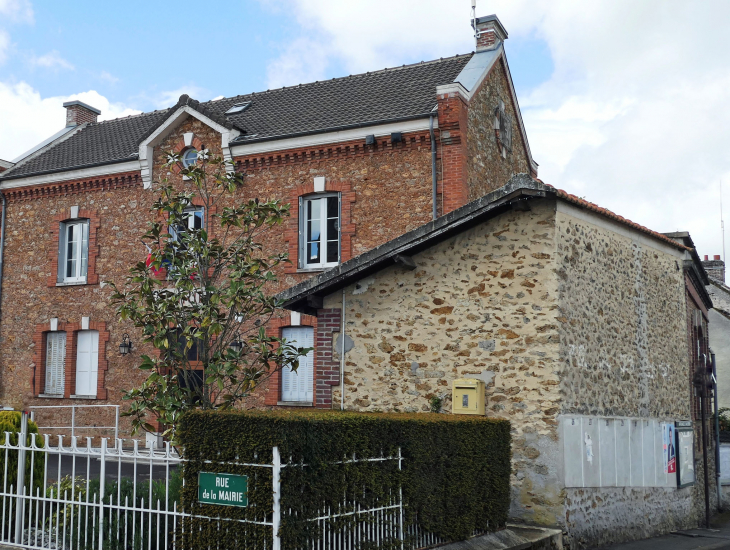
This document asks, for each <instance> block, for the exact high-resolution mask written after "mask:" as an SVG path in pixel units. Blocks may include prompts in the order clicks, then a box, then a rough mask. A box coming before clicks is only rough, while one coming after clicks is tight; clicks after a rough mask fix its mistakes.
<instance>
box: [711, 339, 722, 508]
mask: <svg viewBox="0 0 730 550" xmlns="http://www.w3.org/2000/svg"><path fill="white" fill-rule="evenodd" d="M710 357H712V379H713V380H712V386H713V387H712V393H713V395H714V397H715V399H714V401H715V486H716V487H715V488H716V489H717V508H718V509H719V510H722V494H721V491H720V418H719V416H718V412H717V409H718V404H717V363H715V354H714V353H712V352H711V353H710Z"/></svg>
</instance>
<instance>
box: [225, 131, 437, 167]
mask: <svg viewBox="0 0 730 550" xmlns="http://www.w3.org/2000/svg"><path fill="white" fill-rule="evenodd" d="M424 148H425V149H426V150H427V151H430V150H431V138H430V136H429V133H428V131H420V132H409V133H404V134H403V141H402V142H400V143H395V144H394V143H392V142H391V140H390V136H383V137H379V138H378V139H377V140H376V143H375V145H365V140H364V139H362V138H361V139H357V140H351V141H344V142H340V143H332V144H329V145H318V146H315V147H298V148H293V149H282V150H281V151H274V152H270V153H254V154H250V155H241V156H236V157H235V158H234V161H235V163H236V170H238V171H245V172H251V171H253V170H262V169H265V168H271V167H273V166H293V165H297V164H303V163H310V162H321V161H327V160H338V159H345V158H357V157H367V156H373V155H376V154H382V153H393V152H404V151H421V150H422V149H424Z"/></svg>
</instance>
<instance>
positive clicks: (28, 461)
mask: <svg viewBox="0 0 730 550" xmlns="http://www.w3.org/2000/svg"><path fill="white" fill-rule="evenodd" d="M20 423H21V413H20V412H19V411H0V444H2V445H5V443H6V437H8V434H9V441H8V442H9V443H10V445H13V446H14V445H17V444H18V440H19V437H20ZM33 434H36V436H35V444H36V446H37V447H41V448H42V447H43V445H44V443H43V439H42V438H41V437H40V436H38V425H37V424H36V423H35V422H33V421H31V420H28V436H27V438H26V441H25V444H26V445H30V444H31V443H32V441H33ZM5 458H6V454H5V452H4V451H0V472H5V471H6V470H5V467H6V464H5ZM7 472H8V490H9V488H10V485H11V484H13V485H15V480H16V475H17V473H18V451H8V453H7ZM43 472H44V469H43V456H42V455H38V456H35V453H32V452H30V451H28V452H27V453H26V457H25V489H26V491H27V492H28V493H30V494H33V495H35V493H36V489H40V490H41V491H42V490H43ZM31 474H32V476H33V487H32V488H31V485H30V483H31Z"/></svg>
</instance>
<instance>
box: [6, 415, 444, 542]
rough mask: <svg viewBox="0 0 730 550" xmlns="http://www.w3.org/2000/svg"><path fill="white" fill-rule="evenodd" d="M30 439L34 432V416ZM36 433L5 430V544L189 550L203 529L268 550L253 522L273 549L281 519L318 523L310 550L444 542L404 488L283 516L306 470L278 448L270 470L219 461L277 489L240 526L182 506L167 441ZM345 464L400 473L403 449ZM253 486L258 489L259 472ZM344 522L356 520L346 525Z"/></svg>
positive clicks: (177, 467)
mask: <svg viewBox="0 0 730 550" xmlns="http://www.w3.org/2000/svg"><path fill="white" fill-rule="evenodd" d="M22 432H25V433H27V416H26V415H23V428H22ZM31 435H32V437H31V439H30V440H29V442H28V443H27V444H26V438H24V437H23V435H22V433H21V437H20V438H18V439H16V440H15V441H14V440H13V435H12V434H9V433H6V434H5V443H4V444H2V445H0V469H2V471H3V483H2V491H1V492H0V543H4V544H9V545H17V546H22V547H24V548H32V549H42V548H48V549H74V550H87V549H88V550H102V549H103V550H116V549H120V550H121V549H124V550H143V549H147V550H162V549H166V550H167V549H177V548H189V547H191V546H190V543H189V541H190V540H191V538H190V535H191V534H193V533H191V529H196V530H198V531H200V530H201V529H202V527H201V526H202V525H204V526H205V532H206V533H213V535H212V536H209V537H207V538H205V544H203V547H205V548H210V549H214V548H222V547H224V546H225V547H229V546H227V545H229V544H230V538H229V539H228V542H227V543H226V545H221V544H219V542H220V541H219V540H217V536H216V533H218V534H220V535H221V536H222V535H223V534H224V533H230V532H235V533H236V535H235V536H236V540H235V543H234V544H235V548H241V549H249V548H251V549H253V548H255V549H256V550H260V548H261V541H260V538H258V539H256V540H253V539H251V540H248V538H247V536H246V529H247V525H249V526H251V527H252V528H254V527H255V528H258V529H261V527H263V528H264V529H266V530H267V533H269V534H268V535H267V536H266V539H265V540H264V542H263V545H264V546H263V547H264V548H265V549H266V550H280V548H281V539H280V536H279V535H280V526H281V525H282V519H287V520H290V521H291V520H295V521H306V522H315V523H316V526H317V527H318V528H317V529H316V532H317V537H316V538H315V539H310V540H309V541H308V542H307V544H306V545H305V547H306V548H307V550H309V549H312V550H321V549H332V550H358V549H361V548H400V549H403V550H405V549H415V548H426V547H429V546H432V545H435V544H439V543H443V542H446V541H443V540H441V539H439V538H438V537H435V536H434V535H432V534H430V533H426V532H423V531H422V530H421V529H419V527H418V526H417V525H408V526H407V525H405V520H404V503H403V495H402V490H401V488H400V487H393V488H391V489H390V492H389V494H388V495H387V496H386V497H385V498H383V499H381V500H380V501H378V502H377V503H376V504H375V505H371V506H370V507H367V508H363V507H361V506H360V505H358V504H357V503H355V502H353V501H351V500H347V499H345V498H343V501H342V504H341V505H340V506H338V507H337V508H336V509H334V508H332V507H330V508H327V509H323V510H320V512H319V514H317V515H315V517H308V518H299V517H296V515H297V514H296V512H295V511H293V510H291V509H286V510H282V506H281V485H280V478H281V472H282V470H283V469H285V468H291V467H297V468H302V467H306V466H305V465H304V466H303V465H302V464H292V463H283V462H282V460H281V457H280V455H279V451H278V449H277V448H276V447H274V448H273V449H272V456H273V460H272V462H271V463H270V464H263V463H262V464H259V463H254V464H244V463H238V462H228V463H216V466H217V467H216V468H215V469H217V470H220V469H223V470H226V467H235V468H242V467H243V468H248V469H249V471H253V470H258V471H260V472H261V475H262V476H263V477H262V479H264V478H266V479H268V480H271V482H272V485H271V486H272V488H273V491H272V492H273V494H272V501H271V502H272V503H273V506H272V507H271V508H268V509H264V508H260V509H256V508H255V506H254V507H252V508H249V509H247V512H246V515H245V517H246V519H240V518H238V519H232V518H231V517H223V516H226V515H228V516H230V515H231V514H230V513H228V512H227V511H226V509H225V508H223V507H221V515H220V516H217V517H216V516H211V515H204V514H201V513H199V512H200V510H201V508H200V505H199V504H197V502H188V503H187V505H185V504H184V503H183V502H182V501H181V499H180V493H181V489H183V487H184V480H183V477H182V466H183V464H184V463H185V460H184V458H183V457H181V456H179V455H178V454H177V453H176V452H175V450H174V449H172V448H170V446H169V444H166V445H165V448H164V449H162V450H155V449H152V448H149V449H140V448H139V443H138V442H137V441H129V446H128V447H127V446H125V443H126V442H125V441H124V440H122V439H116V440H115V441H114V442H113V445H110V444H109V442H108V440H107V439H102V440H101V446H99V447H92V446H91V439H89V438H86V444H85V445H84V444H79V439H78V438H77V437H71V438H70V441H67V442H66V444H64V437H63V436H54V437H57V439H58V443H57V444H56V445H51V438H50V436H49V435H43V436H40V437H38V436H35V434H31ZM344 462H382V463H386V462H391V464H392V463H393V462H397V467H398V468H399V469H401V467H402V464H403V458H402V457H401V455H400V450H399V451H398V454H397V456H391V457H380V458H357V457H354V456H353V457H352V458H351V459H350V460H347V461H343V463H344ZM208 464H211V463H210V462H208ZM23 465H25V467H23ZM251 469H253V470H251ZM268 471H270V472H271V474H269V473H268ZM269 476H270V477H269ZM252 481H253V483H254V484H255V483H256V475H254V476H252ZM250 488H251V485H249V490H250ZM206 510H210V508H209V507H208V508H206ZM345 516H350V517H349V518H348V519H349V520H350V521H344V522H343V521H342V520H343V519H344V518H345ZM196 540H197V541H198V542H196V543H195V544H196V545H195V546H194V548H196V549H198V548H201V550H202V547H201V546H200V542H199V541H200V537H197V539H196ZM206 544H207V546H205V545H206Z"/></svg>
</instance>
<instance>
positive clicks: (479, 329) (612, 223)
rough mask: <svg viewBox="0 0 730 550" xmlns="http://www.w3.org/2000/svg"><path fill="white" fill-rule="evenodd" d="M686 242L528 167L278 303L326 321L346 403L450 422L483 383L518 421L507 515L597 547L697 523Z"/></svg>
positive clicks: (499, 413) (693, 260)
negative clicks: (465, 389)
mask: <svg viewBox="0 0 730 550" xmlns="http://www.w3.org/2000/svg"><path fill="white" fill-rule="evenodd" d="M686 238H687V239H688V238H689V236H688V235H687V236H686ZM684 241H685V239H684V238H678V237H677V238H675V237H672V238H670V237H668V236H666V235H662V234H660V233H656V232H654V231H651V230H649V229H647V228H646V227H642V226H640V225H638V224H636V223H633V222H630V221H629V220H626V219H625V218H622V217H620V216H617V215H616V214H614V213H612V212H610V211H608V210H606V209H603V208H600V207H598V206H596V205H594V204H591V203H589V202H587V201H585V200H582V199H580V198H578V197H576V196H573V195H570V194H568V193H565V192H564V191H561V190H557V189H555V188H553V187H550V186H548V185H545V184H543V183H542V182H540V181H539V180H534V179H533V178H530V177H529V176H528V175H527V174H522V175H517V176H515V177H513V178H512V179H511V180H510V182H509V183H508V184H507V185H506V186H504V187H503V188H500V189H498V190H496V191H493V192H491V193H489V194H487V195H485V196H484V197H482V198H480V199H477V200H475V201H473V202H471V203H469V204H467V205H465V206H463V207H461V208H459V209H458V210H455V211H453V212H451V213H449V214H447V215H446V216H444V217H441V218H439V219H438V220H436V221H435V222H433V223H429V224H426V225H423V226H421V227H420V228H417V229H415V230H413V231H411V232H409V233H406V234H404V235H402V236H400V237H399V238H397V239H394V240H393V241H391V242H389V243H387V244H385V245H382V246H380V247H378V248H377V249H375V250H371V251H369V252H367V253H365V254H363V255H361V256H359V257H357V258H354V259H352V260H350V261H348V262H345V263H343V264H342V265H340V266H337V267H334V268H332V269H330V270H329V271H326V272H324V273H322V274H320V275H318V276H316V277H314V278H311V279H308V280H307V281H303V282H302V283H300V284H298V285H296V286H294V287H291V288H289V289H287V290H285V291H283V292H282V293H281V295H280V296H281V297H282V299H284V300H285V307H287V308H290V309H292V310H294V311H297V312H299V313H300V314H301V315H316V316H317V318H318V319H322V320H323V321H322V326H321V327H319V326H318V329H317V331H318V334H317V337H318V339H319V338H322V340H323V341H327V342H329V343H330V348H329V349H328V350H327V352H328V353H327V358H328V360H329V372H330V373H331V380H332V381H333V383H335V384H336V386H335V387H336V389H335V392H334V398H335V399H336V400H337V401H339V402H340V403H341V404H342V405H343V407H344V408H346V409H348V410H359V411H377V410H380V411H403V412H417V411H428V410H429V409H430V407H431V399H432V398H433V397H439V398H441V399H442V400H443V408H444V412H447V413H450V412H452V410H453V409H454V408H455V407H454V405H457V403H454V401H453V399H452V388H453V385H454V382H455V380H459V379H464V378H468V379H477V380H481V381H482V382H483V383H484V386H483V392H484V394H483V397H484V398H485V406H486V407H485V408H486V414H487V416H490V417H497V418H504V419H507V420H509V421H510V422H511V425H512V479H511V486H512V505H511V510H510V515H511V516H512V518H513V519H519V520H523V521H527V522H530V523H537V524H541V525H546V526H557V527H559V528H560V529H561V530H563V531H565V532H567V534H568V537H569V539H568V540H569V544H570V548H596V547H599V546H602V545H604V544H611V543H616V542H621V541H625V540H631V539H639V538H645V537H650V536H653V535H656V534H659V533H666V532H669V531H672V530H676V529H683V528H688V527H695V526H697V525H698V523H699V522H700V521H702V520H703V519H704V513H705V501H704V495H705V492H704V483H703V477H704V476H703V473H704V470H703V460H702V458H703V457H702V451H703V448H702V445H701V440H700V438H699V435H700V433H701V426H700V424H699V423H698V422H696V420H697V407H698V404H697V399H696V396H695V394H694V388H693V384H692V381H691V374H692V372H693V370H694V369H696V368H698V367H699V365H698V360H697V354H698V353H700V354H702V353H707V342H706V337H703V334H704V335H706V334H707V333H706V327H707V323H706V317H704V314H705V313H706V308H707V299H706V298H707V296H706V293H705V292H704V288H701V285H700V288H698V287H697V286H696V284H698V283H697V282H696V281H694V282H693V280H692V279H693V278H694V277H695V276H698V277H699V279H698V281H699V282H701V281H702V280H703V273H704V272H703V270H702V265H701V264H700V261H699V257H697V255H696V252H695V251H694V248H693V247H689V246H687V244H685V242H684ZM690 294H692V295H694V297H690V298H689V299H690V300H691V301H692V305H691V307H690V306H689V304H688V296H689V295H690ZM695 299H696V300H697V303H696V304H695V303H694V300H695ZM315 304H321V305H315ZM343 312H344V315H345V323H344V330H345V335H340V334H337V335H336V337H335V338H332V331H335V332H339V331H341V330H342V329H341V328H340V325H339V323H338V321H339V319H340V317H341V315H342V314H343ZM697 312H700V313H697ZM333 321H334V322H333ZM688 326H690V327H691V328H692V330H691V331H689V332H688V330H687V327H688ZM703 330H705V332H704V333H703V332H702V331H703ZM333 341H334V345H332V342H333ZM343 344H344V345H343ZM343 349H344V354H342V352H341V350H343ZM335 380H336V382H335ZM475 395H476V392H475ZM468 403H469V401H468V400H467V405H468ZM458 405H459V406H461V407H464V406H465V404H464V401H463V400H460V401H459V402H458ZM477 411H478V409H476V408H475V409H474V413H475V414H476V413H477ZM693 421H695V422H694V424H693ZM680 429H681V430H682V434H683V436H682V437H684V438H686V439H682V440H681V441H682V444H681V445H677V446H676V447H677V448H679V450H678V451H676V452H675V447H674V441H675V438H674V434H675V430H680ZM692 432H693V433H692ZM693 437H694V443H695V444H694V445H692V443H691V442H692V441H693ZM668 441H671V444H667V442H668ZM687 443H688V444H687ZM713 453H714V445H712V443H710V446H709V449H708V457H709V470H710V488H709V491H708V494H709V495H710V497H711V498H710V505H711V507H712V510H714V509H716V505H717V499H716V486H715V478H714V459H713V458H712V456H713ZM672 459H674V462H672ZM675 469H677V470H680V472H681V476H678V475H677V473H676V472H675Z"/></svg>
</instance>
